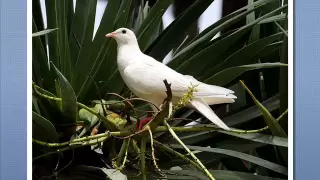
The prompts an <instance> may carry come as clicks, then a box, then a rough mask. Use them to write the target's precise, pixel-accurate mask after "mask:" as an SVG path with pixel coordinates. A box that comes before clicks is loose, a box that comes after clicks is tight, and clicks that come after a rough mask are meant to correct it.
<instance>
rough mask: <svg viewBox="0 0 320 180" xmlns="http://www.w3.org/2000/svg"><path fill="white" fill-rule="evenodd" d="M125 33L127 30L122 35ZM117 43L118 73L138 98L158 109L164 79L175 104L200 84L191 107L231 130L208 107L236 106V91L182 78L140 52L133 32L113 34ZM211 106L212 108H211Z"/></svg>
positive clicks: (186, 77)
mask: <svg viewBox="0 0 320 180" xmlns="http://www.w3.org/2000/svg"><path fill="white" fill-rule="evenodd" d="M123 31H126V32H125V33H123ZM112 37H113V38H114V39H115V40H116V41H117V44H118V54H117V64H118V69H119V72H120V74H121V76H122V78H123V80H124V82H125V84H126V85H127V86H128V88H129V89H130V90H131V91H132V92H133V93H134V94H135V95H137V96H138V97H140V98H143V99H146V100H149V101H151V102H153V103H154V104H155V105H157V106H158V107H159V106H160V105H161V103H162V102H163V100H164V98H166V92H165V91H166V87H165V85H164V83H163V80H165V79H166V80H167V81H168V83H171V91H172V95H173V103H174V104H175V103H177V101H178V100H179V99H180V98H181V97H182V96H183V95H184V94H185V93H187V92H188V91H189V87H190V86H191V85H197V87H196V90H197V92H195V93H194V100H193V101H191V102H190V104H189V107H192V108H195V109H196V110H198V111H199V112H200V113H201V114H203V115H204V116H205V117H206V118H208V119H209V120H210V121H212V122H213V123H214V124H216V125H217V126H219V127H221V128H223V129H227V130H228V129H229V128H228V127H227V126H226V125H225V124H224V123H223V121H221V120H220V119H219V117H218V116H217V115H216V114H215V113H214V112H213V111H212V109H211V108H210V107H209V105H212V104H221V103H233V102H234V99H236V96H235V95H233V93H234V92H233V91H232V90H229V89H226V88H223V87H219V86H214V85H209V84H205V83H202V82H200V81H198V80H197V79H195V78H194V77H192V76H189V75H182V74H180V73H178V72H176V71H174V70H173V69H171V68H169V67H168V66H166V65H165V64H163V63H161V62H159V61H157V60H155V59H154V58H152V57H150V56H147V55H146V54H144V53H142V52H141V51H140V48H139V45H138V43H137V39H136V37H135V35H134V33H133V32H132V31H130V30H129V29H126V28H120V29H118V30H116V31H115V32H114V33H112ZM208 104H209V105H208Z"/></svg>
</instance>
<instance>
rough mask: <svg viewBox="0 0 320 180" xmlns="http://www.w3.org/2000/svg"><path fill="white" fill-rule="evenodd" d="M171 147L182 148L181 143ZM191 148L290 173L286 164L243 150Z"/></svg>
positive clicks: (190, 147)
mask: <svg viewBox="0 0 320 180" xmlns="http://www.w3.org/2000/svg"><path fill="white" fill-rule="evenodd" d="M170 147H173V148H179V149H182V148H183V147H181V146H180V145H177V144H170ZM187 147H188V148H189V149H190V150H197V151H203V152H211V153H218V154H225V155H228V156H232V157H236V158H239V159H242V160H245V161H248V162H252V163H254V164H257V165H259V166H262V167H265V168H267V169H270V170H272V171H275V172H278V173H281V174H284V175H288V169H287V168H286V167H284V166H281V165H278V164H275V163H273V162H270V161H267V160H264V159H261V158H258V157H255V156H251V155H249V154H245V153H241V152H236V151H231V150H228V149H218V148H207V147H200V146H187Z"/></svg>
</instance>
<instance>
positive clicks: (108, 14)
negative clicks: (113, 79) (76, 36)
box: [78, 0, 121, 100]
mask: <svg viewBox="0 0 320 180" xmlns="http://www.w3.org/2000/svg"><path fill="white" fill-rule="evenodd" d="M120 7H121V1H118V0H109V1H108V4H107V7H106V9H105V11H104V14H103V17H102V19H101V22H100V25H99V28H98V29H97V32H96V34H95V37H94V40H93V43H92V48H91V52H90V59H91V62H92V67H91V69H90V75H91V76H92V77H93V78H94V79H95V80H97V81H100V80H104V81H105V80H106V79H108V77H109V76H110V74H111V73H112V72H111V70H110V69H111V68H112V67H111V66H113V61H114V59H112V58H110V54H113V55H112V57H115V54H116V45H115V42H112V41H113V40H112V39H110V38H106V37H105V35H106V34H107V33H108V32H111V31H112V30H113V29H114V23H115V19H116V17H117V13H118V11H119V9H120ZM102 72H103V73H102ZM97 73H99V75H97ZM100 78H101V79H100ZM90 87H92V80H91V79H90V78H88V77H87V78H86V79H85V80H84V81H83V82H82V86H81V89H80V91H79V92H78V99H79V100H83V99H84V97H85V96H86V95H87V92H88V90H89V89H90Z"/></svg>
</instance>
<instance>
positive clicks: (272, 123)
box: [240, 81, 287, 137]
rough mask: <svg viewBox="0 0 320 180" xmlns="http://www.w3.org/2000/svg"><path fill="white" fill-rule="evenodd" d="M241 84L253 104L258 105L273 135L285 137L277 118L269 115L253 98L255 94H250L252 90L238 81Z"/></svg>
mask: <svg viewBox="0 0 320 180" xmlns="http://www.w3.org/2000/svg"><path fill="white" fill-rule="evenodd" d="M240 83H241V84H242V86H243V87H244V88H245V89H246V91H247V92H248V93H249V95H250V96H251V98H252V99H253V101H254V102H255V104H256V105H257V106H258V107H259V109H260V111H261V113H262V115H263V117H264V119H265V121H266V124H267V125H268V126H269V128H270V130H271V132H272V134H273V135H275V136H280V137H287V135H286V133H285V132H284V131H283V129H282V128H281V126H280V125H279V123H278V122H277V120H276V119H275V118H274V117H273V116H272V115H271V113H270V112H269V111H268V110H267V109H266V108H265V107H264V106H263V105H262V104H261V103H260V102H259V101H258V100H257V99H256V98H255V96H254V95H253V94H252V92H251V91H250V90H249V89H248V88H247V86H246V85H245V84H244V83H243V82H242V81H240Z"/></svg>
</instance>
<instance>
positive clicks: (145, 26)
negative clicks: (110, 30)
mask: <svg viewBox="0 0 320 180" xmlns="http://www.w3.org/2000/svg"><path fill="white" fill-rule="evenodd" d="M171 3H172V0H162V1H157V2H156V4H155V5H154V6H153V7H152V9H151V11H150V12H149V13H148V15H147V17H146V18H145V19H144V20H143V22H142V24H141V26H140V27H139V29H138V31H137V33H136V36H137V39H138V42H139V47H140V49H141V51H145V49H146V48H147V47H148V46H149V45H150V43H151V42H152V41H153V40H154V38H152V37H153V35H154V34H157V33H156V32H157V31H158V27H159V24H160V23H161V22H162V16H163V14H164V12H165V11H166V10H167V9H168V7H169V5H170V4H171ZM140 14H141V13H140Z"/></svg>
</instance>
